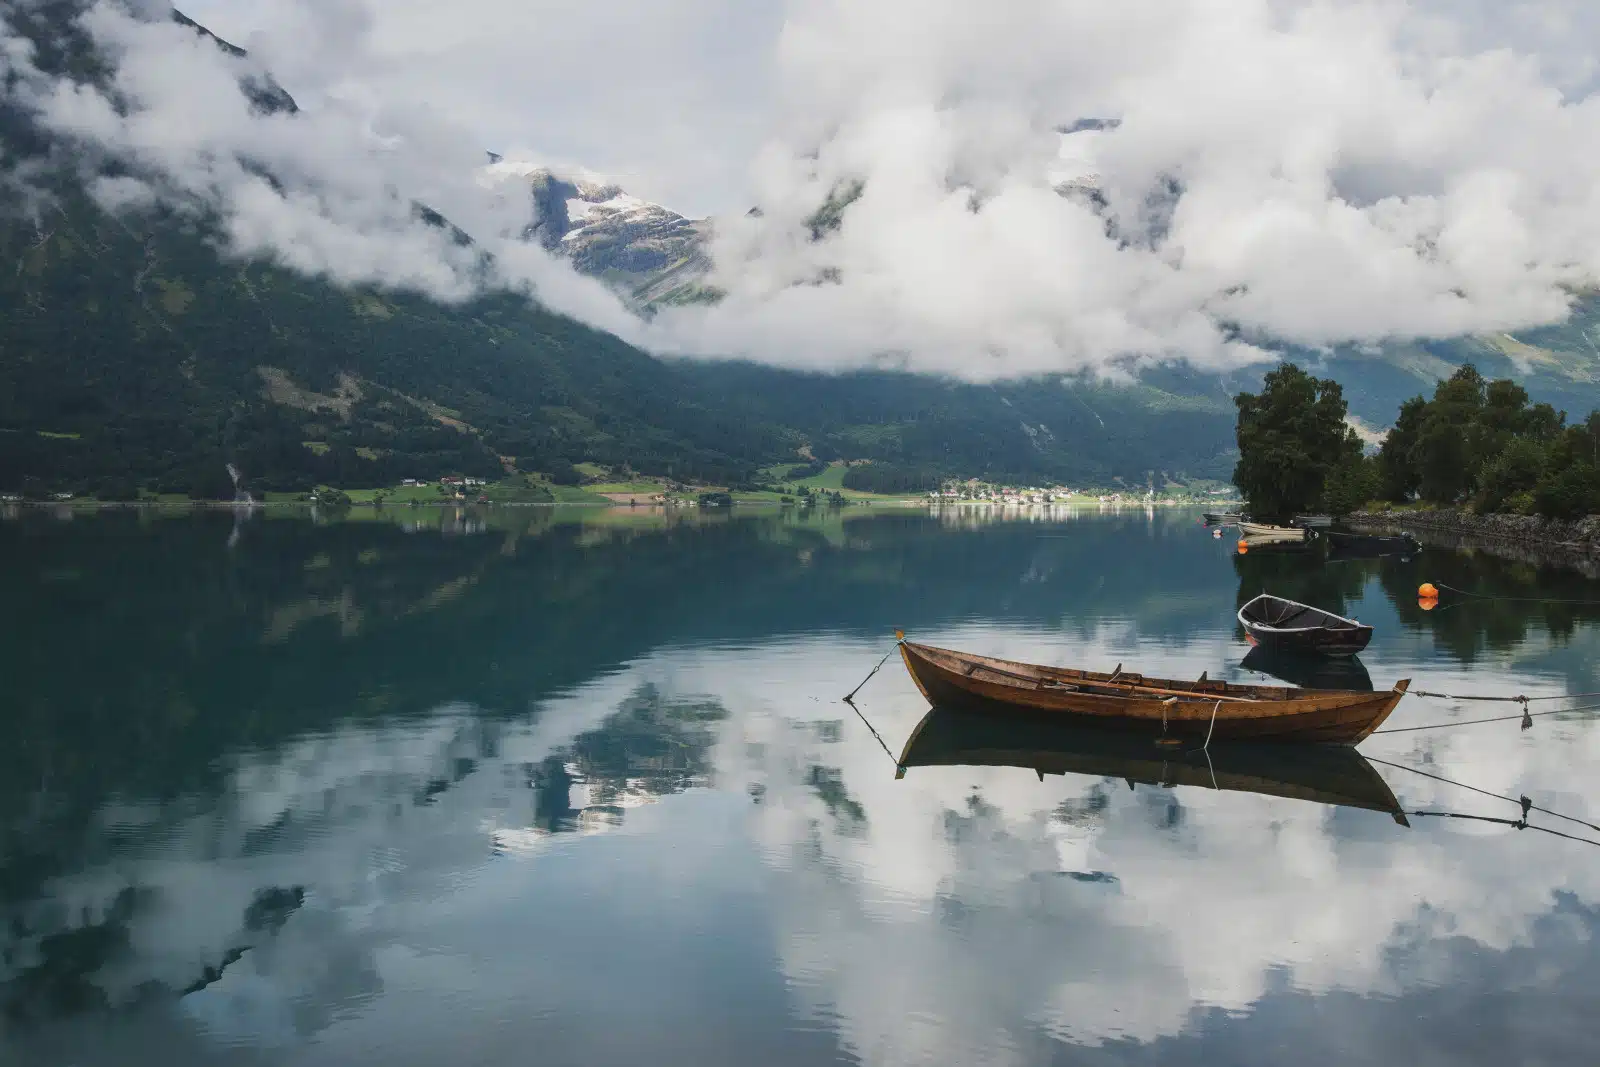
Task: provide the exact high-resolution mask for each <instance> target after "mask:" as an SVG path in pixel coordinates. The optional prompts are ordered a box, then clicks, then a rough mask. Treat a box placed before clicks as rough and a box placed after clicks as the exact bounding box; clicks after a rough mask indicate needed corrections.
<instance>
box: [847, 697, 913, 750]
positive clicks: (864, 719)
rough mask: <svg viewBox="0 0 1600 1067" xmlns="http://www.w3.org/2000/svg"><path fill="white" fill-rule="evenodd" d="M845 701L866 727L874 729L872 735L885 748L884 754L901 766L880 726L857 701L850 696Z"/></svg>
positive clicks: (880, 746)
mask: <svg viewBox="0 0 1600 1067" xmlns="http://www.w3.org/2000/svg"><path fill="white" fill-rule="evenodd" d="M857 688H859V687H857ZM844 702H845V703H846V704H849V705H850V710H851V711H853V712H855V713H856V718H858V719H860V720H861V721H862V723H863V724H865V725H866V728H867V729H868V730H870V731H872V736H873V737H874V738H875V739H877V742H878V747H879V748H881V749H883V754H884V755H885V756H888V757H889V759H890V761H891V762H893V763H894V765H895V766H896V767H898V766H900V761H899V760H898V759H896V758H895V754H894V753H893V752H890V751H889V746H888V745H886V744H884V741H883V735H881V734H879V733H878V728H877V727H876V726H874V725H872V722H871V721H870V720H869V719H868V718H867V717H866V716H865V715H863V714H862V713H861V709H860V708H858V707H856V702H855V701H853V700H851V699H850V698H849V697H845V700H844Z"/></svg>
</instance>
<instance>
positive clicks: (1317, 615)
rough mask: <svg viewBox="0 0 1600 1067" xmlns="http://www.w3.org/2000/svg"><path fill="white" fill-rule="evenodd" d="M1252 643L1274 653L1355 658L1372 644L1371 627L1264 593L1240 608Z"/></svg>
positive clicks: (1240, 623)
mask: <svg viewBox="0 0 1600 1067" xmlns="http://www.w3.org/2000/svg"><path fill="white" fill-rule="evenodd" d="M1238 619H1239V625H1240V626H1243V627H1244V631H1245V633H1246V634H1248V635H1249V636H1250V640H1251V642H1252V643H1253V644H1255V645H1256V646H1258V647H1260V648H1265V649H1268V650H1270V651H1273V652H1279V653H1285V654H1289V655H1303V656H1306V655H1309V656H1354V655H1355V654H1356V653H1358V652H1360V651H1361V650H1362V649H1364V648H1366V647H1367V645H1368V644H1369V643H1370V642H1371V641H1372V627H1370V626H1366V625H1363V624H1362V623H1359V622H1356V621H1355V620H1354V619H1347V618H1345V617H1344V616H1342V615H1335V614H1334V613H1333V612H1331V611H1325V610H1323V609H1322V608H1315V607H1312V606H1311V605H1309V604H1302V603H1300V602H1299V601H1296V600H1286V599H1284V598H1283V597H1276V596H1272V595H1271V594H1269V593H1262V594H1261V595H1260V596H1258V597H1256V598H1255V599H1253V600H1251V601H1250V602H1249V603H1247V604H1245V605H1244V606H1243V607H1241V608H1240V609H1239V612H1238Z"/></svg>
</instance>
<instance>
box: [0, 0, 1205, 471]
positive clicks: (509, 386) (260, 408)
mask: <svg viewBox="0 0 1600 1067" xmlns="http://www.w3.org/2000/svg"><path fill="white" fill-rule="evenodd" d="M46 6H47V7H48V8H49V11H45V9H43V8H40V9H37V12H38V13H39V17H38V18H34V19H33V20H32V21H26V20H24V21H23V22H22V23H21V28H22V29H23V30H24V31H25V32H28V33H31V34H33V35H34V37H35V38H36V44H37V45H38V52H37V58H38V62H39V64H40V66H41V67H42V68H44V69H48V70H50V71H52V72H53V73H57V74H66V75H70V76H74V77H79V78H93V77H95V76H96V72H97V71H98V69H99V65H98V64H97V62H96V61H95V57H94V56H92V55H88V54H86V53H85V51H84V50H85V48H86V47H87V46H86V44H85V42H84V41H83V40H82V39H81V38H79V37H77V36H73V35H72V34H70V33H69V34H60V33H58V32H57V30H58V29H59V28H60V27H62V26H65V25H68V24H69V22H68V20H67V18H66V16H67V14H68V13H69V12H70V9H71V6H72V5H71V4H70V3H69V2H64V0H52V4H51V5H46ZM47 16H48V17H47ZM197 32H199V31H198V28H197ZM247 88H248V89H250V90H251V91H253V92H255V93H257V94H261V95H262V99H263V100H264V101H266V103H267V104H270V105H271V106H272V107H273V108H274V109H277V110H280V111H288V112H291V113H292V112H293V111H294V110H295V106H294V102H293V100H292V99H290V98H289V97H288V96H287V94H286V93H283V92H282V90H281V89H278V88H277V87H276V86H268V87H262V86H251V87H247ZM263 106H266V104H264V105H263ZM52 149H54V150H55V157H54V170H53V171H52V172H50V173H52V174H53V179H52V180H53V182H54V185H55V190H56V194H57V196H56V203H55V205H53V206H52V207H51V208H50V209H49V210H48V213H47V217H45V218H42V219H38V220H34V219H29V218H26V217H19V216H17V215H15V214H6V215H4V216H3V217H0V262H4V263H6V264H7V265H8V267H12V265H14V267H12V269H7V270H4V271H0V306H3V307H4V308H5V309H6V314H5V315H4V317H3V319H0V491H5V492H23V493H30V494H42V493H47V492H61V491H70V492H77V493H94V494H97V495H101V496H119V497H120V496H131V495H133V493H135V492H136V491H139V490H147V491H157V492H169V493H190V494H196V495H203V496H231V494H232V491H233V483H232V480H231V478H230V476H229V473H228V469H227V467H228V465H229V464H232V465H233V466H234V467H235V468H236V469H237V470H238V471H239V472H241V473H242V475H243V479H244V482H245V484H246V485H247V486H248V487H249V488H251V489H252V490H256V491H285V490H295V489H305V488H309V487H311V486H314V485H317V484H330V485H339V486H345V487H351V488H356V487H365V486H377V485H390V484H394V483H396V482H397V481H399V480H400V479H401V478H406V477H418V478H431V477H437V476H439V475H441V474H444V473H459V474H464V475H469V476H471V475H476V476H483V477H492V476H498V475H499V474H501V473H502V472H504V471H506V470H508V469H514V470H521V471H542V470H549V469H551V468H552V467H554V466H560V465H562V464H564V463H578V462H586V461H587V462H593V463H598V464H601V465H604V466H606V467H608V468H612V469H613V470H617V471H626V470H632V471H636V472H639V473H643V474H650V475H658V476H668V477H674V478H679V479H683V480H697V481H702V482H709V483H717V484H732V485H738V484H741V483H744V482H748V481H750V480H751V479H752V477H753V476H754V474H755V472H756V471H757V470H758V469H759V468H761V467H763V466H766V465H768V464H771V463H777V462H784V461H790V460H793V459H794V458H795V457H796V456H797V455H798V454H799V452H800V450H801V449H802V448H804V447H806V446H810V448H811V449H812V450H813V451H814V452H815V454H817V455H819V456H827V457H830V458H831V457H847V458H852V459H872V460H881V461H889V462H897V463H898V462H909V463H916V464H918V465H920V466H925V467H932V468H936V469H939V470H944V471H948V472H950V473H952V474H967V475H988V476H993V477H1002V476H1012V477H1018V478H1039V479H1044V478H1055V479H1062V480H1075V481H1085V480H1089V481H1101V482H1108V481H1110V480H1111V479H1113V478H1115V477H1124V478H1128V479H1133V480H1139V481H1143V480H1144V479H1145V477H1146V476H1147V473H1148V472H1151V471H1157V472H1161V471H1165V472H1169V473H1180V472H1182V473H1191V474H1195V475H1206V474H1210V475H1215V474H1218V473H1221V472H1225V471H1226V469H1227V468H1228V467H1229V465H1230V463H1231V460H1230V458H1229V455H1228V450H1229V448H1230V447H1231V436H1232V435H1231V407H1230V406H1229V405H1228V404H1227V403H1226V402H1225V399H1224V398H1216V399H1210V398H1208V399H1206V400H1205V401H1202V402H1195V401H1193V400H1183V399H1181V398H1179V397H1177V396H1171V395H1168V394H1165V393H1163V392H1161V391H1159V390H1151V389H1140V390H1125V389H1115V388H1110V387H1105V386H1100V385H1094V384H1089V383H1083V382H1073V383H1062V382H1060V381H1054V382H1037V381H1036V382H1025V383H1012V384H1009V385H1006V386H1003V387H987V386H974V385H967V384H960V383H956V382H951V381H944V380H939V379H932V378H924V377H917V376H913V375H907V374H895V373H880V372H870V373H869V372H863V373H857V374H846V375H840V376H833V375H823V374H805V373H798V372H792V371H783V370H777V369H773V368H769V367H762V366H756V365H752V364H742V363H727V362H717V363H712V362H695V361H683V360H678V361H667V360H661V359H656V358H654V357H652V356H650V355H649V354H647V353H645V352H643V351H640V350H638V349H636V348H633V347H631V346H629V345H627V344H625V343H624V342H622V341H621V340H619V339H618V338H616V337H614V336H611V335H608V334H605V333H602V332H599V331H597V330H593V329H590V328H588V327H586V326H583V325H581V324H579V323H577V322H574V321H573V320H571V319H567V318H564V317H562V316H559V315H555V314H552V313H550V312H548V311H545V310H543V309H541V308H539V307H537V306H534V305H532V304H530V303H529V302H528V301H527V300H525V299H524V298H521V297H517V296H511V295H505V294H501V295H487V296H484V297H482V298H481V299H478V300H475V301H473V302H470V303H468V304H466V305H461V306H444V305H440V304H436V303H433V302H431V301H429V300H426V299H424V298H421V297H418V296H414V295H406V294H396V293H392V292H380V291H376V290H368V289H357V290H345V289H340V288H337V287H335V286H333V285H332V284H330V283H328V282H325V281H322V280H318V279H312V278H307V277H304V276H301V275H297V274H294V273H292V272H290V271H287V270H284V269H281V268H279V267H277V266H274V265H273V264H271V263H268V262H262V261H251V262H238V261H233V260H227V259H224V258H222V257H220V256H219V255H218V253H217V251H216V248H217V246H218V245H220V244H221V242H220V241H218V240H216V239H215V236H214V235H213V234H212V233H210V232H209V231H208V228H207V226H206V225H205V223H204V221H203V220H202V221H201V222H198V223H197V222H196V220H195V219H194V218H193V217H192V216H189V215H185V216H182V217H179V216H176V215H172V214H163V213H159V212H158V213H153V214H149V213H147V214H144V215H137V216H117V217H112V216H111V215H108V214H107V213H105V212H104V211H102V210H101V209H100V208H99V207H97V206H96V205H95V204H94V203H93V202H92V201H91V200H90V199H89V198H88V197H87V196H86V195H85V194H84V193H83V192H82V191H81V187H80V186H79V184H78V182H79V180H80V179H81V173H80V168H77V167H74V166H73V164H74V163H80V162H81V161H74V160H72V159H71V158H70V155H69V154H68V153H69V152H70V146H67V145H60V144H52V143H51V142H50V140H49V139H48V138H47V137H44V136H43V135H41V133H40V131H39V130H37V129H36V128H35V127H34V126H33V125H32V124H31V123H30V122H29V120H28V117H27V116H26V115H24V114H21V113H19V112H17V111H15V110H6V111H3V113H0V154H3V155H4V156H6V157H9V158H13V159H31V160H33V161H42V160H44V159H45V158H46V156H47V154H48V153H49V152H50V151H51V150H52ZM422 210H423V212H424V216H425V217H432V218H434V219H437V216H431V213H428V212H426V210H425V209H422ZM437 221H438V223H439V224H441V225H448V223H445V222H444V220H437Z"/></svg>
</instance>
